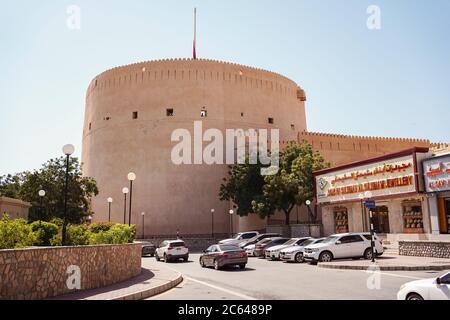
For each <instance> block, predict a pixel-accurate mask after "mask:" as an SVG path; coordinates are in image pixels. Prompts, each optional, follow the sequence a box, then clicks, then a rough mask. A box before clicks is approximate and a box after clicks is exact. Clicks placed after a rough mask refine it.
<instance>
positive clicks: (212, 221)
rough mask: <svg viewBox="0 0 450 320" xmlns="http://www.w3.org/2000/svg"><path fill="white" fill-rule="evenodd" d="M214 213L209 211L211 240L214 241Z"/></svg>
mask: <svg viewBox="0 0 450 320" xmlns="http://www.w3.org/2000/svg"><path fill="white" fill-rule="evenodd" d="M214 212H216V210H214V209H211V238H212V239H214Z"/></svg>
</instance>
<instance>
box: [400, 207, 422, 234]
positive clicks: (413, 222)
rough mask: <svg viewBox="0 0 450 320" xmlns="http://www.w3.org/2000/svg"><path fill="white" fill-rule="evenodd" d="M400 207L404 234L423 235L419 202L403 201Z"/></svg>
mask: <svg viewBox="0 0 450 320" xmlns="http://www.w3.org/2000/svg"><path fill="white" fill-rule="evenodd" d="M402 206H403V228H404V232H405V233H424V232H425V231H424V228H423V214H422V203H421V202H420V201H405V202H403V205H402Z"/></svg>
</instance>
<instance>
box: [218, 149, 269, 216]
mask: <svg viewBox="0 0 450 320" xmlns="http://www.w3.org/2000/svg"><path fill="white" fill-rule="evenodd" d="M262 168H263V166H262V165H261V164H256V165H251V164H249V159H248V157H247V159H246V163H245V164H242V165H236V166H233V167H230V170H229V172H228V175H229V177H228V179H227V178H224V179H223V180H224V183H223V184H222V185H221V186H220V191H219V198H220V200H222V201H230V200H231V201H233V203H235V204H236V205H237V206H238V208H237V212H236V214H237V215H239V216H241V217H242V216H247V215H249V214H250V213H253V212H254V211H253V207H252V202H253V200H254V199H256V198H259V197H261V196H262V194H263V186H264V177H263V176H262V175H261V169H262Z"/></svg>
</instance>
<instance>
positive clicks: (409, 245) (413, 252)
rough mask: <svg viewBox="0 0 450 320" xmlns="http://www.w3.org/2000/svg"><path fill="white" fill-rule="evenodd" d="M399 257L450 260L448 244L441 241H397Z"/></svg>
mask: <svg viewBox="0 0 450 320" xmlns="http://www.w3.org/2000/svg"><path fill="white" fill-rule="evenodd" d="M398 244H399V254H400V255H401V256H415V257H430V258H447V259H448V258H450V242H442V241H439V242H438V241H399V243H398Z"/></svg>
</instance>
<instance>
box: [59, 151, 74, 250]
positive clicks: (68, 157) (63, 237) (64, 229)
mask: <svg viewBox="0 0 450 320" xmlns="http://www.w3.org/2000/svg"><path fill="white" fill-rule="evenodd" d="M74 152H75V147H74V146H73V145H71V144H67V145H65V146H64V147H63V153H64V154H65V155H66V179H65V184H64V216H63V225H62V245H63V246H65V245H66V237H67V195H68V191H69V186H68V184H69V161H70V156H71V155H72V154H73V153H74Z"/></svg>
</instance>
